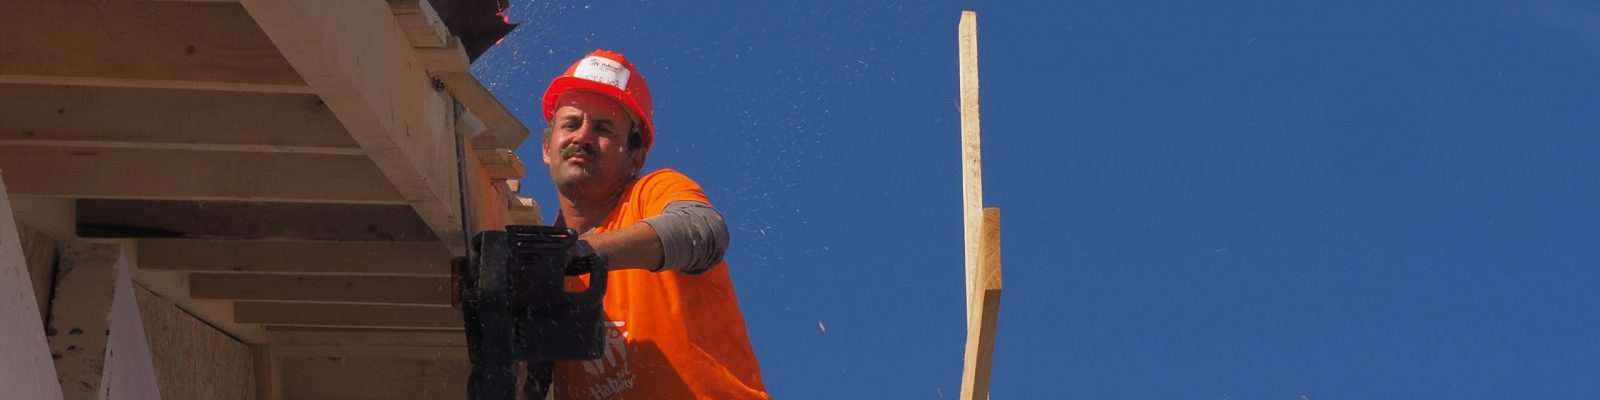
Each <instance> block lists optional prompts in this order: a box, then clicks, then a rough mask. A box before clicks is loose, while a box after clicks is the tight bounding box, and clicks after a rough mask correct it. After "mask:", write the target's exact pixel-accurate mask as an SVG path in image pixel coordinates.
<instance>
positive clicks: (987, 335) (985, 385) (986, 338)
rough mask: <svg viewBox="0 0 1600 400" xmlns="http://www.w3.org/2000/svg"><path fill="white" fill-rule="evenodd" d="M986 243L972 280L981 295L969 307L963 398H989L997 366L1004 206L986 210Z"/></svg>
mask: <svg viewBox="0 0 1600 400" xmlns="http://www.w3.org/2000/svg"><path fill="white" fill-rule="evenodd" d="M982 226H983V228H982V229H983V230H982V231H981V232H980V237H981V238H982V243H980V244H979V246H978V254H979V257H978V258H979V260H980V265H979V268H978V271H977V274H976V276H972V277H970V278H972V280H973V281H974V282H977V287H976V289H975V291H976V292H977V297H976V298H973V299H971V300H969V301H970V302H969V303H967V309H968V311H970V312H971V315H972V318H971V319H970V320H968V321H967V348H966V353H965V358H964V359H965V360H966V363H965V365H964V366H963V367H962V369H961V398H962V399H963V400H970V399H987V398H989V376H990V371H992V370H993V368H994V340H995V328H996V326H998V324H999V318H1000V289H1001V280H1000V209H998V208H985V209H983V224H982Z"/></svg>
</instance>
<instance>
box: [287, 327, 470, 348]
mask: <svg viewBox="0 0 1600 400" xmlns="http://www.w3.org/2000/svg"><path fill="white" fill-rule="evenodd" d="M266 332H267V338H268V339H269V340H270V341H271V342H272V343H278V344H303V345H329V346H350V345H368V346H392V345H406V346H413V345H414V346H465V345H467V336H466V334H465V333H464V332H462V331H460V330H441V329H409V330H408V329H382V328H324V327H306V326H274V325H269V326H267V327H266Z"/></svg>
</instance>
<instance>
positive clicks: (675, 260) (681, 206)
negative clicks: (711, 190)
mask: <svg viewBox="0 0 1600 400" xmlns="http://www.w3.org/2000/svg"><path fill="white" fill-rule="evenodd" d="M643 222H644V223H647V224H650V227H652V228H655V229H656V236H657V237H659V238H661V254H662V260H661V269H660V270H676V271H680V272H683V273H687V274H691V275H693V274H698V273H701V272H705V271H706V270H709V269H711V267H713V266H716V265H717V263H719V262H722V257H723V255H724V254H726V253H727V251H728V225H727V223H726V222H723V220H722V213H720V212H718V211H717V209H716V208H714V207H711V205H710V204H705V203H700V202H694V201H675V202H672V203H671V204H667V208H666V210H664V211H662V212H661V215H657V216H654V217H650V218H648V219H645V220H644V221H643Z"/></svg>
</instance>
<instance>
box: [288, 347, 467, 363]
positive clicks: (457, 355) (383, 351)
mask: <svg viewBox="0 0 1600 400" xmlns="http://www.w3.org/2000/svg"><path fill="white" fill-rule="evenodd" d="M274 352H275V353H276V354H277V355H278V357H345V358H410V359H419V360H450V359H455V360H465V359H467V348H466V346H381V345H380V346H365V345H352V346H305V345H276V346H274Z"/></svg>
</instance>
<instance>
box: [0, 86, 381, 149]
mask: <svg viewBox="0 0 1600 400" xmlns="http://www.w3.org/2000/svg"><path fill="white" fill-rule="evenodd" d="M197 110H204V112H196V111H197ZM0 145H11V146H25V145H36V146H83V147H109V148H147V149H180V150H227V151H258V152H286V153H312V154H344V155H365V154H366V153H365V152H363V151H362V150H361V148H360V146H358V145H357V144H356V142H355V139H352V138H351V137H350V134H349V133H346V132H345V130H344V127H343V126H341V125H340V124H339V119H338V118H335V117H334V115H333V112H331V111H329V110H328V107H327V106H326V105H324V104H323V103H322V100H320V99H318V98H317V96H316V95H311V94H279V93H238V92H216V91H194V90H170V89H137V88H111V87H82V86H51V85H19V84H0Z"/></svg>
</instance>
